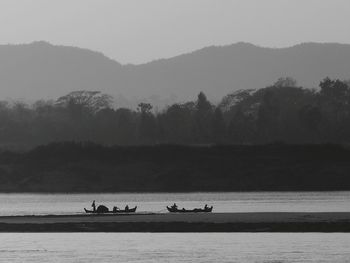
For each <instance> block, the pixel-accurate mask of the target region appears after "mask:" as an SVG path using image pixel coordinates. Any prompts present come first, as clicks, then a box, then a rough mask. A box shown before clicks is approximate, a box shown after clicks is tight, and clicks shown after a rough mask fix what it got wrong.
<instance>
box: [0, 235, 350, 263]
mask: <svg viewBox="0 0 350 263" xmlns="http://www.w3.org/2000/svg"><path fill="white" fill-rule="evenodd" d="M349 247H350V235H349V234H339V233H338V234H317V233H304V234H300V233H298V234H286V233H283V234H280V233H254V234H253V233H230V234H225V233H220V234H219V233H198V234H193V233H192V234H189V233H186V234H184V233H181V234H180V233H179V234H173V233H172V234H169V233H162V234H156V233H152V234H147V233H94V234H93V233H70V234H67V233H62V234H57V233H55V234H52V233H44V234H42V233H33V234H23V233H18V234H0V262H162V263H163V262H174V263H178V262H210V263H212V262H239V263H244V262H264V263H267V262H271V263H280V262H318V263H319V262H335V263H336V262H341V263H343V262H349V261H350V250H349Z"/></svg>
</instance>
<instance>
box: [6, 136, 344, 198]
mask: <svg viewBox="0 0 350 263" xmlns="http://www.w3.org/2000/svg"><path fill="white" fill-rule="evenodd" d="M349 164H350V148H349V147H347V146H341V145H285V144H274V145H226V146H223V145H222V146H214V145H213V146H185V145H155V146H134V147H131V146H130V147H121V146H114V147H107V146H99V145H93V144H92V145H91V144H79V143H56V144H50V145H46V146H41V147H38V148H36V149H33V150H32V151H29V152H24V153H14V152H13V153H11V152H2V153H1V152H0V175H1V176H0V181H1V184H0V192H3V193H121V192H124V193H125V192H129V193H132V192H137V193H140V192H147V193H156V192H158V193H161V192H173V193H176V192H188V193H189V192H231V191H240V192H243V191H347V190H350V177H349V176H348V175H349V173H350V165H349Z"/></svg>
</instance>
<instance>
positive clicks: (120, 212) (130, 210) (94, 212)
mask: <svg viewBox="0 0 350 263" xmlns="http://www.w3.org/2000/svg"><path fill="white" fill-rule="evenodd" d="M136 209H137V206H135V207H134V208H130V209H128V210H116V211H103V212H99V211H93V210H88V209H86V208H84V210H85V213H87V214H127V213H135V212H136Z"/></svg>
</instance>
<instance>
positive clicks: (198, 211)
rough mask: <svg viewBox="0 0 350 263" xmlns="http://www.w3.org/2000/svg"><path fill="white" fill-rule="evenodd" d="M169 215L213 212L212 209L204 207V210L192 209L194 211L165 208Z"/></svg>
mask: <svg viewBox="0 0 350 263" xmlns="http://www.w3.org/2000/svg"><path fill="white" fill-rule="evenodd" d="M166 208H167V209H168V211H169V212H170V213H210V212H211V211H213V207H212V206H211V207H204V208H194V209H185V208H182V209H178V208H177V207H169V206H167V207H166Z"/></svg>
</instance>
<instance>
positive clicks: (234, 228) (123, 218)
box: [0, 212, 350, 232]
mask: <svg viewBox="0 0 350 263" xmlns="http://www.w3.org/2000/svg"><path fill="white" fill-rule="evenodd" d="M0 232H350V213H347V212H346V213H278V212H277V213H197V214H195V213H189V214H170V213H166V214H154V213H140V214H139V213H136V214H120V215H85V214H74V215H47V216H4V217H0Z"/></svg>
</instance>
